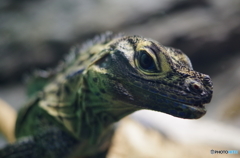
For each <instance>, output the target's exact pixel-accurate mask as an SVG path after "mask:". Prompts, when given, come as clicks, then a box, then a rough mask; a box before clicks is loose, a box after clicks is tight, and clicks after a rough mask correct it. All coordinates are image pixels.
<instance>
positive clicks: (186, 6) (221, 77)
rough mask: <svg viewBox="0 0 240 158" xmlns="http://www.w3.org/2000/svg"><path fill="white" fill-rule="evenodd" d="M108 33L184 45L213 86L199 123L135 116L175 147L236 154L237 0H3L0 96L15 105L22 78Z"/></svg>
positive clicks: (239, 121) (239, 131) (239, 129)
mask: <svg viewBox="0 0 240 158" xmlns="http://www.w3.org/2000/svg"><path fill="white" fill-rule="evenodd" d="M108 30H110V31H113V32H116V33H118V32H123V33H125V34H127V35H141V36H144V37H148V38H152V39H155V40H157V41H159V42H160V43H162V44H164V45H166V46H171V47H175V48H178V49H181V50H182V51H183V52H185V53H186V54H187V55H188V56H189V57H190V59H191V61H192V63H193V67H194V69H195V70H197V71H199V72H202V73H205V74H208V75H210V76H211V78H212V80H213V83H214V93H213V99H212V102H211V103H210V104H208V105H207V106H206V108H207V114H206V115H205V116H204V117H203V118H201V119H200V120H183V119H179V118H174V117H172V116H169V115H166V114H162V113H156V112H152V111H140V112H137V113H134V114H133V115H132V116H131V117H132V118H134V119H135V120H137V121H138V122H141V124H144V125H145V126H148V127H150V128H152V129H155V130H157V131H159V133H160V134H162V135H164V137H166V138H168V139H169V140H171V141H174V142H177V143H179V144H184V145H189V146H192V144H201V145H206V146H211V147H213V149H215V148H214V147H215V146H216V149H221V150H238V151H239V152H240V1H239V0H148V1H144V0H121V1H119V0H88V1H83V0H68V1H65V0H38V1H37V0H22V1H18V0H1V1H0V98H2V99H4V100H5V101H7V102H8V103H9V104H10V105H12V106H13V107H14V108H15V109H17V110H18V109H19V108H20V107H21V105H22V104H24V103H25V101H26V100H25V99H26V96H25V88H24V87H25V85H24V76H25V75H28V74H30V73H31V72H32V71H33V70H34V69H46V68H49V67H54V66H55V65H57V63H58V62H59V61H60V60H61V59H62V58H63V57H64V56H65V54H67V53H68V51H69V49H70V48H71V46H73V45H75V44H79V43H81V42H83V41H85V40H87V39H91V38H92V37H94V36H95V35H97V34H99V33H103V32H105V31H108ZM5 143H6V142H5V140H4V139H3V138H1V140H0V146H1V147H2V146H3V145H4V144H5ZM217 147H218V148H217ZM211 149H212V148H211ZM201 152H206V153H208V154H209V156H211V155H210V150H209V149H204V150H201ZM228 156H234V155H228Z"/></svg>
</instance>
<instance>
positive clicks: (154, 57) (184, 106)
mask: <svg viewBox="0 0 240 158" xmlns="http://www.w3.org/2000/svg"><path fill="white" fill-rule="evenodd" d="M104 51H105V52H108V53H106V55H105V56H104V57H102V58H101V60H98V61H97V62H96V63H95V69H94V71H97V72H98V73H99V72H100V74H101V77H100V78H101V80H102V85H103V87H104V88H105V91H106V92H107V93H109V94H111V96H113V98H112V99H113V100H115V101H116V102H117V101H119V102H121V103H122V102H123V103H128V104H126V105H133V106H135V107H138V108H139V109H151V110H155V111H160V112H164V113H167V114H170V115H173V116H176V117H180V118H188V119H197V118H200V117H201V116H203V115H204V114H205V113H206V110H205V106H204V104H207V103H209V102H210V101H211V98H212V89H213V87H212V82H211V79H210V77H209V76H208V75H205V74H202V73H199V72H197V71H194V70H193V68H192V64H191V62H190V60H189V58H188V57H187V56H186V55H185V54H184V53H183V52H182V51H180V50H178V49H174V48H170V47H165V46H163V45H161V44H159V43H158V42H156V41H154V40H151V39H146V38H142V37H140V36H128V37H126V36H125V37H121V38H118V39H115V40H114V41H112V42H110V43H109V44H108V47H107V48H106V49H105V50H104ZM96 67H97V68H96Z"/></svg>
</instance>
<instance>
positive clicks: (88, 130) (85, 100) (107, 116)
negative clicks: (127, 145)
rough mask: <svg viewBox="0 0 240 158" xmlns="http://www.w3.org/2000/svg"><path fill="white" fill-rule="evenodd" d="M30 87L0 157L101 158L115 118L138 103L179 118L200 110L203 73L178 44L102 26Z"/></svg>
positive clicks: (206, 89) (206, 92)
mask: <svg viewBox="0 0 240 158" xmlns="http://www.w3.org/2000/svg"><path fill="white" fill-rule="evenodd" d="M37 74H38V77H39V78H42V79H46V83H44V84H42V85H41V86H39V88H38V89H37V90H34V92H32V96H31V99H29V101H28V103H27V104H26V105H25V106H24V107H23V108H22V109H21V110H20V112H19V114H18V118H17V122H16V129H15V135H16V138H17V142H16V143H14V144H10V145H7V146H6V147H4V148H3V149H1V150H0V157H4V158H18V157H34V158H38V157H50V158H51V157H52V158H55V157H68V156H70V157H87V158H94V157H98V158H100V157H106V154H107V151H108V148H109V146H110V145H111V138H112V135H113V134H114V130H115V129H116V128H117V126H116V122H118V121H119V120H120V119H121V118H123V117H125V116H127V115H129V114H131V113H133V112H135V111H137V110H141V109H149V110H154V111H158V112H163V113H166V114H170V115H172V116H175V117H179V118H184V119H198V118H200V117H202V116H203V115H204V114H205V113H206V108H205V104H207V103H209V102H210V101H211V98H212V93H213V84H212V81H211V78H210V77H209V75H206V74H203V73H200V72H197V71H195V70H194V69H193V67H192V64H191V61H190V59H189V58H188V56H187V55H185V54H184V53H183V52H182V51H181V50H179V49H175V48H172V47H166V46H163V45H162V44H160V43H159V42H157V41H155V40H152V39H149V38H144V37H142V36H138V35H132V36H127V35H124V34H113V33H111V32H107V33H104V34H101V35H98V36H96V37H95V38H94V39H93V40H89V41H88V42H86V43H85V44H83V45H80V46H76V47H74V48H72V49H71V51H70V53H69V54H68V56H67V57H66V58H65V61H64V62H62V63H61V64H59V65H58V66H57V68H56V69H53V70H51V71H38V73H37Z"/></svg>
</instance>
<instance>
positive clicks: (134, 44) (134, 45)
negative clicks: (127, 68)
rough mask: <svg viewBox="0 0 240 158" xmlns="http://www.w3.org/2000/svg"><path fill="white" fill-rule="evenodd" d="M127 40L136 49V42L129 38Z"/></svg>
mask: <svg viewBox="0 0 240 158" xmlns="http://www.w3.org/2000/svg"><path fill="white" fill-rule="evenodd" d="M127 41H128V42H129V43H130V44H131V45H132V47H133V50H134V51H136V42H135V41H134V40H133V39H131V38H129V39H127Z"/></svg>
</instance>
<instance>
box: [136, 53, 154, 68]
mask: <svg viewBox="0 0 240 158" xmlns="http://www.w3.org/2000/svg"><path fill="white" fill-rule="evenodd" d="M138 61H139V65H140V66H141V68H142V69H144V70H150V71H155V70H157V68H156V65H155V63H154V60H153V58H152V57H151V56H150V55H149V54H148V53H147V52H146V51H145V50H141V51H140V52H139V57H138Z"/></svg>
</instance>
